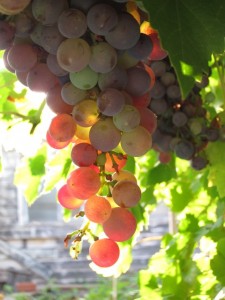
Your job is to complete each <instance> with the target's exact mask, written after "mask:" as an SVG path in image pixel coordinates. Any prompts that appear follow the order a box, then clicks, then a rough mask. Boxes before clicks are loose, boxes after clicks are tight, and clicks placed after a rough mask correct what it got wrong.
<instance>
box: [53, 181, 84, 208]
mask: <svg viewBox="0 0 225 300" xmlns="http://www.w3.org/2000/svg"><path fill="white" fill-rule="evenodd" d="M57 199H58V201H59V203H60V204H61V205H62V206H63V207H64V208H67V209H76V208H79V207H80V206H81V205H82V204H83V203H84V201H83V200H80V199H77V198H75V197H74V196H73V194H72V193H71V192H70V191H69V189H68V186H67V185H66V184H64V185H63V186H62V187H61V188H60V189H59V190H58V193H57Z"/></svg>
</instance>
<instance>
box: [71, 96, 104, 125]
mask: <svg viewBox="0 0 225 300" xmlns="http://www.w3.org/2000/svg"><path fill="white" fill-rule="evenodd" d="M72 115H73V118H74V119H75V120H76V122H77V124H79V125H80V126H83V127H89V126H92V125H94V124H95V123H96V122H97V121H98V116H99V111H98V107H97V103H96V101H94V100H90V99H85V100H82V101H80V102H79V103H78V104H76V105H75V106H74V108H73V111H72Z"/></svg>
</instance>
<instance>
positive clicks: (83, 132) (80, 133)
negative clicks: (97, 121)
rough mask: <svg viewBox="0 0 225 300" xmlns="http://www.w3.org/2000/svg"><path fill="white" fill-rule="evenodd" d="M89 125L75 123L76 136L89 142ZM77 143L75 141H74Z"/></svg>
mask: <svg viewBox="0 0 225 300" xmlns="http://www.w3.org/2000/svg"><path fill="white" fill-rule="evenodd" d="M90 129H91V127H83V126H80V125H78V124H77V131H76V137H77V138H78V139H81V140H85V141H88V142H89V132H90ZM76 143H77V142H76Z"/></svg>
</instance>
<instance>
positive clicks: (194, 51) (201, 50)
mask: <svg viewBox="0 0 225 300" xmlns="http://www.w3.org/2000/svg"><path fill="white" fill-rule="evenodd" d="M143 3H144V5H145V7H146V9H147V10H148V12H149V15H150V23H151V25H152V26H153V27H154V28H155V29H157V30H158V32H159V35H160V38H161V42H162V46H163V48H164V49H166V50H167V51H168V52H169V57H170V60H171V63H172V65H173V66H174V68H175V70H176V73H177V76H178V80H179V83H180V85H181V89H182V92H183V97H186V96H187V94H188V93H189V92H190V90H191V89H192V87H193V84H194V77H195V76H197V75H199V74H201V73H202V71H207V70H208V61H209V60H210V58H211V55H212V53H213V52H215V53H222V52H223V49H224V33H225V19H224V15H225V2H223V1H220V0H212V1H205V0H199V1H196V0H190V1H186V0H151V1H149V0H143Z"/></svg>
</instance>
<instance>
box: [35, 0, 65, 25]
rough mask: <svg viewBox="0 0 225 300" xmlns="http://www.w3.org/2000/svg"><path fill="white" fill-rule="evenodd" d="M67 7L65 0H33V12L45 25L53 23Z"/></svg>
mask: <svg viewBox="0 0 225 300" xmlns="http://www.w3.org/2000/svg"><path fill="white" fill-rule="evenodd" d="M65 7H66V1H65V0H57V1H54V0H33V2H32V12H33V16H34V18H35V19H36V20H37V21H38V22H40V23H42V24H43V25H48V26H49V25H53V24H55V23H56V22H57V20H58V17H59V15H60V14H61V12H62V11H63V10H64V8H65Z"/></svg>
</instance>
